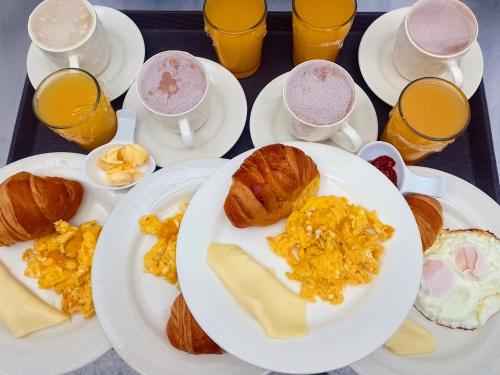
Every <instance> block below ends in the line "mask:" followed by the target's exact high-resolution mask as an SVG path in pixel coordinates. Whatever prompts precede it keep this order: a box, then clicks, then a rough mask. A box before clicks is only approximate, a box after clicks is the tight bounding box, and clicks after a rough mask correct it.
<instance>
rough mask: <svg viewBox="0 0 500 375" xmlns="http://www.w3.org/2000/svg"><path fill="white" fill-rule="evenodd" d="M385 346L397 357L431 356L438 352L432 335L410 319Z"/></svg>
mask: <svg viewBox="0 0 500 375" xmlns="http://www.w3.org/2000/svg"><path fill="white" fill-rule="evenodd" d="M384 345H385V346H386V347H387V348H388V349H389V350H390V351H391V352H393V353H394V354H396V355H415V354H429V353H433V352H434V351H435V350H436V344H435V342H434V337H433V336H432V334H431V333H430V332H428V331H427V330H425V329H424V328H422V327H420V326H419V325H418V324H417V323H415V322H413V321H412V320H410V319H406V320H405V321H404V322H403V324H402V325H401V327H399V329H398V330H397V331H396V333H395V334H394V335H392V337H391V338H390V339H389V340H388V341H387V342H386V343H385V344H384Z"/></svg>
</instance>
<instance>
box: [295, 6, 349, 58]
mask: <svg viewBox="0 0 500 375" xmlns="http://www.w3.org/2000/svg"><path fill="white" fill-rule="evenodd" d="M292 7H293V11H292V24H293V62H294V63H295V64H296V65H297V64H300V63H302V62H304V61H307V60H316V59H321V60H330V61H335V60H336V59H337V56H338V54H339V52H340V49H341V48H342V45H343V44H344V39H345V38H346V36H347V34H348V33H349V30H350V29H351V26H352V22H353V20H354V16H355V15H356V9H357V3H356V0H293V2H292Z"/></svg>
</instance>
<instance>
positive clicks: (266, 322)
mask: <svg viewBox="0 0 500 375" xmlns="http://www.w3.org/2000/svg"><path fill="white" fill-rule="evenodd" d="M207 258H208V264H209V265H210V267H211V268H212V269H213V270H214V272H215V273H216V275H217V276H218V277H219V279H220V280H221V281H222V283H223V284H224V285H225V286H226V288H227V289H229V291H230V292H231V294H232V295H233V296H234V297H235V298H236V300H238V302H239V303H240V304H241V305H242V306H243V307H245V308H246V309H247V310H248V311H249V312H250V314H252V315H253V316H254V317H255V319H257V321H258V322H259V324H260V325H261V326H262V328H263V329H264V331H265V332H266V334H267V335H268V336H269V337H271V338H276V339H291V338H299V337H304V336H305V335H306V334H307V323H306V311H307V302H306V301H305V300H304V299H302V298H300V297H299V296H297V295H296V294H294V293H292V292H291V291H290V290H288V289H287V288H286V287H285V286H284V285H283V284H281V283H280V282H279V281H278V280H277V279H276V278H275V277H274V276H273V275H272V274H271V273H270V272H269V271H268V270H267V269H266V268H264V267H262V266H261V265H260V264H259V263H257V262H255V261H254V260H253V259H252V258H251V257H250V256H248V255H247V254H246V253H245V252H244V251H243V250H242V249H241V248H240V247H239V246H236V245H228V244H218V243H212V244H211V245H210V246H209V248H208V256H207Z"/></svg>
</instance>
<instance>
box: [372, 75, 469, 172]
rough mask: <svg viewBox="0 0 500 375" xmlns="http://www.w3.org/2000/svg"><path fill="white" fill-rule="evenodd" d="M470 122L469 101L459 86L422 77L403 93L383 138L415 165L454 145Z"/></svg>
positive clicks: (409, 162)
mask: <svg viewBox="0 0 500 375" xmlns="http://www.w3.org/2000/svg"><path fill="white" fill-rule="evenodd" d="M469 120H470V107H469V102H468V100H467V98H466V97H465V95H464V94H463V93H462V91H461V90H460V89H459V88H458V87H456V86H455V85H454V84H453V83H451V82H448V81H446V80H444V79H440V78H421V79H418V80H416V81H413V82H411V83H410V84H409V85H408V86H406V88H405V89H404V90H403V92H402V93H401V96H400V98H399V102H398V104H396V106H395V107H394V109H393V110H392V112H391V115H390V117H389V121H388V122H387V125H386V126H385V129H384V131H383V133H382V137H381V139H382V140H383V141H385V142H389V143H392V144H393V145H394V146H395V147H396V148H397V149H398V150H399V152H401V155H402V156H403V159H404V160H405V161H406V162H407V163H408V164H415V163H418V162H419V161H421V160H422V159H424V158H425V157H426V156H428V155H429V154H430V153H432V152H439V151H441V150H443V149H444V148H445V147H446V146H447V145H448V144H450V143H452V142H453V141H454V140H455V138H456V137H457V136H458V135H459V134H460V133H462V132H463V131H464V130H465V128H466V127H467V125H468V124H469Z"/></svg>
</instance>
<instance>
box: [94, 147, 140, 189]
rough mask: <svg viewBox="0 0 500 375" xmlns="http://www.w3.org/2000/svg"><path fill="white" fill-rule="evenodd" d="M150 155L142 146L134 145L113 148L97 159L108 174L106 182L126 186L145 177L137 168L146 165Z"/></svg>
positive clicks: (100, 166) (98, 163)
mask: <svg viewBox="0 0 500 375" xmlns="http://www.w3.org/2000/svg"><path fill="white" fill-rule="evenodd" d="M148 159H149V155H148V153H147V151H146V150H144V149H143V148H142V147H141V146H139V145H137V144H135V143H132V144H127V145H124V146H118V147H113V148H111V149H109V150H108V151H107V152H106V153H105V154H104V155H102V156H101V157H100V158H99V159H97V165H98V166H99V168H101V169H102V170H103V171H104V173H105V174H106V181H107V183H108V184H109V185H112V186H125V185H128V184H131V183H132V182H134V181H137V180H138V179H139V178H141V177H142V176H143V174H142V173H141V172H139V171H138V170H136V169H135V168H136V167H140V166H141V165H144V164H146V162H147V161H148Z"/></svg>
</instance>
